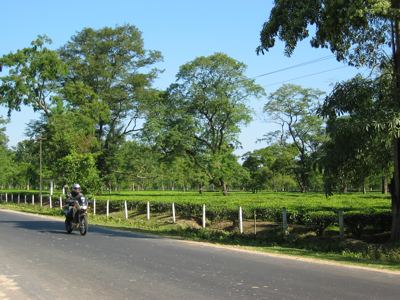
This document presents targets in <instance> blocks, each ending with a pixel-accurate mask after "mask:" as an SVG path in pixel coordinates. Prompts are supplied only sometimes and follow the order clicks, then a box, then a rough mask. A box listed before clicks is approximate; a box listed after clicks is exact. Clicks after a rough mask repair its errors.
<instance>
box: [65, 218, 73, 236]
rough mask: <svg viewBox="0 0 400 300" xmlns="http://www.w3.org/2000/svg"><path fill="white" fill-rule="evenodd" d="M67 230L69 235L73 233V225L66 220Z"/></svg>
mask: <svg viewBox="0 0 400 300" xmlns="http://www.w3.org/2000/svg"><path fill="white" fill-rule="evenodd" d="M65 230H66V231H67V233H71V232H72V223H71V221H68V220H65Z"/></svg>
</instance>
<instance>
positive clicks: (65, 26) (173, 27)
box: [0, 0, 359, 154]
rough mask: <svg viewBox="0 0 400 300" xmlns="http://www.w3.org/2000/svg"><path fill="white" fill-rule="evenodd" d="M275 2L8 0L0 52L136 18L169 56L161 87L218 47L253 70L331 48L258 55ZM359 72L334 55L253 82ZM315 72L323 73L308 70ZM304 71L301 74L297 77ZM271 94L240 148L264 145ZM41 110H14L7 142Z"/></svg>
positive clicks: (325, 81) (255, 103)
mask: <svg viewBox="0 0 400 300" xmlns="http://www.w3.org/2000/svg"><path fill="white" fill-rule="evenodd" d="M272 5H273V1H272V0H263V1H261V0H250V1H249V0H247V1H245V0H218V1H217V0H201V1H200V0H197V1H195V0H191V1H189V0H113V1H110V0H109V1H107V0H85V1H83V0H79V1H77V0H69V1H54V0H53V1H50V0H35V1H30V0H12V1H11V0H8V1H7V0H4V1H2V7H1V11H2V13H1V17H0V36H1V42H0V55H3V54H7V53H9V52H12V51H15V50H17V49H19V48H23V47H26V46H28V45H29V44H30V42H31V41H32V40H34V39H35V38H36V36H37V35H39V34H46V35H48V36H49V37H50V38H51V39H52V40H53V47H54V49H57V48H59V47H60V46H62V45H63V44H65V43H66V42H67V41H68V40H69V39H70V37H71V36H72V35H74V34H76V33H77V32H78V31H80V30H81V29H83V28H84V27H92V28H101V27H104V26H111V27H113V26H115V25H123V24H133V25H135V26H137V27H138V28H139V30H140V31H141V32H142V34H143V38H144V42H145V48H146V49H154V50H159V51H161V52H162V54H163V56H164V61H163V62H162V63H160V64H159V67H160V68H162V69H164V70H165V71H164V72H163V73H162V74H161V75H160V77H159V78H158V79H157V81H156V82H155V86H156V87H158V88H166V87H167V86H168V85H169V84H171V83H172V82H173V81H174V80H175V75H176V73H177V72H178V69H179V67H180V66H181V65H183V64H184V63H186V62H188V61H191V60H193V59H194V58H196V57H197V56H203V55H210V54H212V53H215V52H224V53H226V54H228V55H229V56H231V57H233V58H235V59H237V60H239V61H241V62H243V63H245V64H246V65H247V66H248V68H247V75H248V76H249V77H256V76H258V75H260V74H265V73H268V72H272V71H275V70H279V69H282V68H286V67H290V66H294V65H296V64H300V63H303V62H307V61H311V60H315V59H318V58H324V57H327V56H329V55H331V53H330V52H329V51H328V50H326V49H313V48H311V46H310V45H309V43H308V42H307V41H305V42H302V43H300V44H299V46H298V48H297V49H296V50H295V53H294V54H293V56H292V57H290V58H288V57H286V56H284V53H283V45H282V43H280V42H279V43H277V45H276V47H275V48H274V49H272V50H271V51H270V52H269V53H268V54H266V55H264V56H263V55H260V56H257V55H256V53H255V48H256V47H257V46H258V43H259V32H260V30H261V27H262V24H263V23H264V21H265V20H267V18H268V16H269V12H270V10H271V8H272ZM332 69H335V70H332ZM357 72H359V70H357V69H354V68H351V67H346V65H344V64H343V63H339V62H336V60H335V59H334V57H333V56H332V57H331V58H328V59H324V60H321V61H319V62H316V63H313V64H308V65H305V66H303V67H298V68H293V69H291V70H288V71H283V72H278V73H275V74H272V75H269V76H262V77H257V80H256V81H257V83H259V84H260V85H262V86H263V87H265V89H266V92H267V93H268V94H269V93H271V92H273V91H274V90H276V89H277V88H279V87H280V86H281V85H282V83H283V82H284V81H285V82H286V81H287V82H290V83H294V84H299V85H302V86H304V87H310V88H318V89H321V90H322V91H324V92H326V93H329V92H330V91H331V89H332V86H333V84H334V83H335V82H338V81H342V80H346V79H348V78H351V77H352V76H354V75H355V74H356V73H357ZM315 73H320V74H318V75H314V76H307V75H309V74H315ZM299 77H304V78H301V79H296V80H293V79H294V78H299ZM266 101H267V99H266V98H265V99H259V100H255V99H249V101H248V105H249V106H250V107H251V108H252V109H253V111H254V121H253V122H252V123H251V124H249V125H248V126H247V127H244V128H243V129H242V133H241V134H240V138H239V139H240V141H241V142H242V146H243V148H242V149H239V150H238V151H237V154H242V153H245V152H247V151H251V150H254V149H258V148H261V147H263V146H265V144H263V143H256V140H257V139H259V138H261V137H262V135H263V134H264V133H266V132H268V131H269V130H271V129H272V128H273V127H274V125H273V124H272V123H271V122H267V120H266V117H265V115H264V114H263V113H262V107H263V105H264V104H265V103H266ZM0 115H3V116H5V115H6V109H5V108H0ZM37 117H38V115H35V114H34V113H33V112H32V109H31V108H29V107H27V108H24V109H22V111H21V112H17V113H13V114H12V117H11V120H10V123H9V124H8V126H7V135H8V136H9V146H14V145H16V144H17V143H18V142H19V141H21V140H22V139H24V138H25V136H24V131H25V128H26V123H28V122H29V120H31V119H34V118H37Z"/></svg>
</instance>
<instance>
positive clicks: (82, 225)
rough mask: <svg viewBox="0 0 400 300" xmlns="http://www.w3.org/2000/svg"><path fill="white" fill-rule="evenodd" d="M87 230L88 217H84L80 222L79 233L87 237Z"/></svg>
mask: <svg viewBox="0 0 400 300" xmlns="http://www.w3.org/2000/svg"><path fill="white" fill-rule="evenodd" d="M87 230H88V220H87V215H83V216H82V217H81V220H80V222H79V232H80V234H81V235H85V234H86V233H87Z"/></svg>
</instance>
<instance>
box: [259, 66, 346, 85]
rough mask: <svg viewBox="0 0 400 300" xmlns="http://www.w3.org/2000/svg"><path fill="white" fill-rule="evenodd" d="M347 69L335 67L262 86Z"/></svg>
mask: <svg viewBox="0 0 400 300" xmlns="http://www.w3.org/2000/svg"><path fill="white" fill-rule="evenodd" d="M347 67H348V66H342V67H337V68H333V69H328V70H324V71H320V72H316V73H311V74H307V75H303V76H299V77H294V78H290V79H287V80H283V81H279V82H274V83H270V84H267V85H264V86H265V87H267V86H273V85H278V84H282V83H286V82H290V81H293V80H298V79H303V78H307V77H311V76H315V75H319V74H323V73H327V72H331V71H336V70H340V69H344V68H347Z"/></svg>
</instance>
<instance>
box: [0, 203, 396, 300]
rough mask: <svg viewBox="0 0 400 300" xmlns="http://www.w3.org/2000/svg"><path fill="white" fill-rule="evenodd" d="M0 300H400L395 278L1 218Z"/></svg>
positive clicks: (13, 216) (105, 231)
mask: <svg viewBox="0 0 400 300" xmlns="http://www.w3.org/2000/svg"><path fill="white" fill-rule="evenodd" d="M0 299H13V300H14V299H146V300H150V299H157V300H158V299H180V300H184V299H190V300H197V299H200V300H201V299H364V300H365V299H400V275H395V274H386V273H380V272H375V271H365V270H360V269H351V268H344V267H337V266H329V265H323V264H317V263H307V262H301V261H296V260H292V259H283V258H276V257H270V256H266V255H260V254H251V253H245V252H237V251H232V250H228V249H222V248H215V247H210V246H206V245H201V244H200V245H197V244H194V243H187V242H184V241H176V240H171V239H165V238H157V237H152V236H145V235H141V234H135V233H128V232H123V231H114V230H108V229H104V228H100V227H91V228H90V232H89V233H88V235H87V236H85V237H81V236H80V235H79V233H77V232H75V233H73V234H71V235H68V234H66V233H64V230H63V223H62V222H59V221H53V220H48V219H43V218H40V217H37V216H27V215H21V214H16V213H10V212H6V211H1V210H0Z"/></svg>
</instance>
